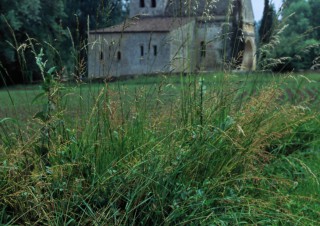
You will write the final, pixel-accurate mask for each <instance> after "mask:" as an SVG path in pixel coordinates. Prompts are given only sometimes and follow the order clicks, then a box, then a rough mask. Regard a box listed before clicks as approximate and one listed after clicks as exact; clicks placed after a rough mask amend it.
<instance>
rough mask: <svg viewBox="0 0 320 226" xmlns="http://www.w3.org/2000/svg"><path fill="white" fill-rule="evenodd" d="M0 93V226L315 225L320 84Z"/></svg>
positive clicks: (134, 83) (173, 80) (196, 83)
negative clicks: (14, 225)
mask: <svg viewBox="0 0 320 226" xmlns="http://www.w3.org/2000/svg"><path fill="white" fill-rule="evenodd" d="M48 87H49V88H46V87H42V86H39V85H34V86H27V87H23V86H20V87H13V88H11V87H10V88H9V89H5V88H3V89H2V90H0V100H1V106H0V151H1V152H0V200H2V201H1V203H0V224H9V225H10V224H33V225H34V224H48V225H77V224H89V225H101V224H102V225H139V224H142V225H200V224H202V225H241V224H246V225H247V224H250V225H318V224H320V221H319V219H320V196H319V194H320V185H319V178H320V166H319V165H320V164H319V160H320V115H319V110H320V109H319V106H320V102H319V100H320V98H319V95H318V94H319V90H320V75H319V74H307V75H299V74H294V75H272V74H262V73H257V74H239V73H234V74H224V73H217V74H204V75H197V76H164V75H163V76H161V75H160V76H157V77H139V78H136V79H132V80H127V81H118V82H113V83H108V84H105V83H87V84H84V83H83V84H60V83H57V82H52V84H49V86H48Z"/></svg>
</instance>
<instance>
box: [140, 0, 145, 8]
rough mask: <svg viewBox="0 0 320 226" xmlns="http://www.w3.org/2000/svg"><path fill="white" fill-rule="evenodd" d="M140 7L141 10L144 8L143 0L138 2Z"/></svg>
mask: <svg viewBox="0 0 320 226" xmlns="http://www.w3.org/2000/svg"><path fill="white" fill-rule="evenodd" d="M140 7H141V8H144V7H145V3H144V0H140Z"/></svg>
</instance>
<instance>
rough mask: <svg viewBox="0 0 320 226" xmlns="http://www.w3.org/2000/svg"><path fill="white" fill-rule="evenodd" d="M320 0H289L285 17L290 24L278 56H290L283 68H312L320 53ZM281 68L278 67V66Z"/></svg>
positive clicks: (284, 9) (283, 18) (285, 8)
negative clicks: (319, 11)
mask: <svg viewBox="0 0 320 226" xmlns="http://www.w3.org/2000/svg"><path fill="white" fill-rule="evenodd" d="M319 7H320V2H319V0H309V1H307V0H286V1H285V2H284V7H283V10H282V20H283V21H285V24H286V25H288V27H287V28H286V29H285V30H284V31H283V33H282V34H281V36H280V41H281V42H280V45H279V46H277V48H276V57H277V58H280V57H289V60H288V61H287V62H286V63H285V64H284V65H282V66H281V67H279V68H280V70H283V69H285V70H296V71H297V70H309V69H312V68H313V66H314V64H315V63H314V61H315V59H317V58H318V57H319V56H320V41H319V40H320V32H319V30H320V29H319V25H320V18H319V13H318V9H319ZM277 69H278V68H277Z"/></svg>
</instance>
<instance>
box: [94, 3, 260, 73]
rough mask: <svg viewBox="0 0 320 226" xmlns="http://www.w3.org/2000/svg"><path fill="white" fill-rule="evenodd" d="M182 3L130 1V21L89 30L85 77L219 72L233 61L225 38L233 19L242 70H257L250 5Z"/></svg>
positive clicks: (228, 42) (231, 29)
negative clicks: (237, 28)
mask: <svg viewBox="0 0 320 226" xmlns="http://www.w3.org/2000/svg"><path fill="white" fill-rule="evenodd" d="M184 1H185V0H182V1H180V0H162V1H160V0H131V3H130V19H128V20H126V21H125V22H124V23H122V24H120V25H116V26H113V27H109V28H105V29H100V30H93V31H91V32H90V34H89V53H88V74H89V77H91V78H98V77H99V78H104V77H110V76H112V77H118V76H123V75H139V74H155V73H169V72H174V73H179V72H194V71H213V70H220V69H221V68H222V66H223V65H224V62H226V61H230V60H231V58H232V57H234V56H233V54H234V51H233V49H232V48H233V47H232V43H231V42H230V37H229V36H231V35H232V31H234V30H235V29H233V27H232V25H233V24H232V19H231V18H233V19H234V18H235V17H237V18H236V19H237V20H239V21H240V20H241V21H242V23H241V24H242V27H241V28H240V29H241V33H242V37H241V38H242V39H243V41H244V44H245V47H244V51H243V56H242V63H241V64H240V65H239V66H240V69H243V70H254V69H255V51H256V45H255V39H254V37H255V34H254V19H253V12H252V6H251V1H250V0H242V1H233V2H234V3H233V5H232V6H233V7H231V8H230V5H229V3H228V2H229V1H225V0H220V1H219V0H218V1H216V0H198V3H197V4H195V2H196V1H191V3H188V4H185V5H184V3H183V2H184ZM187 2H190V1H187ZM230 2H232V1H230ZM235 3H236V4H235ZM231 9H232V10H231ZM238 17H239V18H238ZM233 21H234V20H233ZM239 24H240V23H239ZM226 28H227V29H226Z"/></svg>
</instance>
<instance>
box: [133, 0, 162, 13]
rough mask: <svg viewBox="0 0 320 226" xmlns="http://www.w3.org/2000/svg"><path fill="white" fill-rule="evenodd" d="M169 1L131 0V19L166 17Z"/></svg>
mask: <svg viewBox="0 0 320 226" xmlns="http://www.w3.org/2000/svg"><path fill="white" fill-rule="evenodd" d="M167 3H168V0H131V1H130V17H134V16H164V11H165V8H166V5H167Z"/></svg>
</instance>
